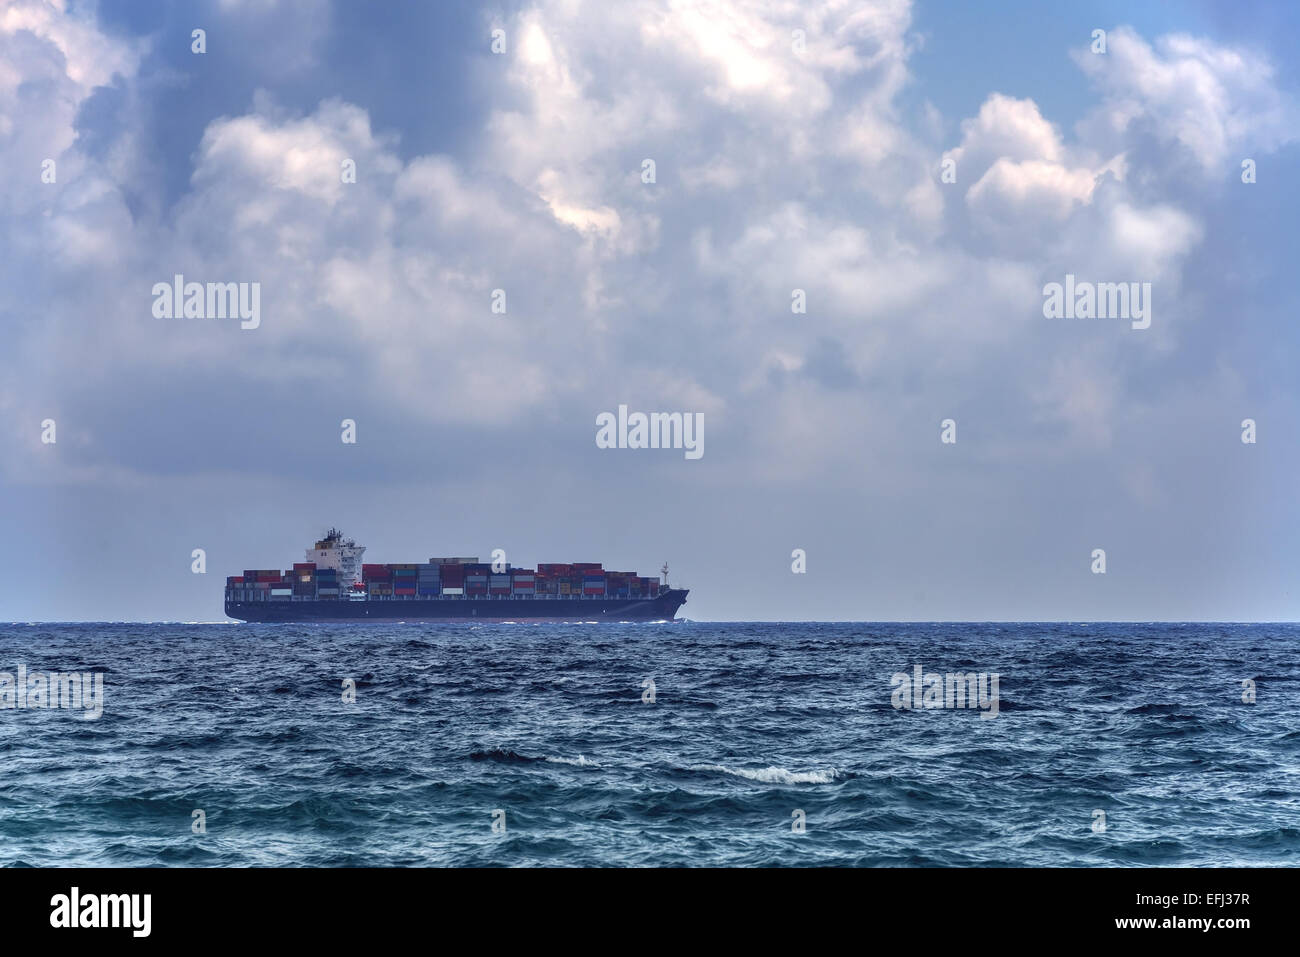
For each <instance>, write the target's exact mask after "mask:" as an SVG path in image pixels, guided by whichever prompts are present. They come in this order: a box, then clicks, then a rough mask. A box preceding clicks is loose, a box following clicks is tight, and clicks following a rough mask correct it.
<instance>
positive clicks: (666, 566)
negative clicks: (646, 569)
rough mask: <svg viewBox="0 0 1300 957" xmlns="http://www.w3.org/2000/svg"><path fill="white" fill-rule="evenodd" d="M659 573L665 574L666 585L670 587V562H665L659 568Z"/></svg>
mask: <svg viewBox="0 0 1300 957" xmlns="http://www.w3.org/2000/svg"><path fill="white" fill-rule="evenodd" d="M659 574H661V575H663V576H664V587H665V588H667V587H668V563H667V562H664V567H663V568H661V569H659Z"/></svg>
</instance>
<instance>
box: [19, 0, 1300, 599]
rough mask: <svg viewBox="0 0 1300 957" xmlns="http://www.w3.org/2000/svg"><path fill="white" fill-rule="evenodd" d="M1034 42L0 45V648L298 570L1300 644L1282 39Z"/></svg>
mask: <svg viewBox="0 0 1300 957" xmlns="http://www.w3.org/2000/svg"><path fill="white" fill-rule="evenodd" d="M1076 6H1081V5H1074V4H1070V5H1058V4H1051V5H1044V4H1041V3H1038V2H1025V3H998V4H966V3H943V4H940V3H915V4H909V3H907V2H904V0H879V2H874V3H873V2H841V0H806V2H797V3H796V2H783V0H777V2H765V3H759V2H746V0H716V2H686V0H681V2H672V0H659V2H620V3H608V2H581V0H535V2H526V3H507V4H502V5H495V6H493V5H486V6H480V5H479V4H473V3H463V4H445V3H433V2H419V3H417V2H401V0H397V2H392V3H383V4H374V3H364V4H363V3H361V2H359V0H278V2H277V0H201V2H185V3H158V4H138V3H135V2H131V0H114V2H108V0H101V2H100V3H98V4H95V3H89V2H86V3H76V2H71V0H68V2H66V3H64V2H48V0H47V2H42V0H4V4H3V6H0V173H2V174H3V175H2V176H0V236H2V237H3V244H4V248H3V255H2V256H0V274H2V276H3V281H2V282H0V323H3V331H4V336H3V346H2V347H0V503H2V504H0V534H3V535H4V536H5V539H6V541H7V542H8V547H7V548H5V549H3V552H0V580H3V582H4V585H3V588H0V620H5V619H10V620H20V621H26V620H35V619H114V620H116V619H129V620H133V619H141V620H159V619H182V620H217V619H220V618H222V614H221V590H222V586H223V583H224V576H226V575H228V574H237V573H239V572H240V571H241V570H242V569H243V568H245V567H262V568H269V567H287V565H288V563H290V562H292V561H300V560H301V558H302V550H303V549H304V548H306V547H307V546H308V545H309V544H310V543H311V542H312V541H313V540H314V538H315V537H317V536H318V535H319V534H320V533H321V532H323V531H324V529H325V528H326V526H328V525H331V524H333V525H338V526H341V527H342V528H343V529H344V530H345V531H346V532H347V533H348V534H350V535H352V536H355V537H356V538H357V539H358V540H359V541H360V542H361V543H362V544H365V545H367V546H369V552H368V554H367V560H370V561H424V560H426V559H427V558H428V557H429V556H431V555H447V554H454V555H479V556H482V557H484V558H485V560H486V556H488V555H489V554H490V552H491V550H492V549H493V548H504V549H505V550H506V552H507V556H508V558H509V560H511V561H512V562H514V563H515V564H519V565H528V566H531V565H533V564H535V563H536V562H539V561H603V562H604V563H605V564H606V566H607V567H614V568H620V569H626V570H634V571H638V572H640V573H641V574H654V573H656V572H657V570H658V567H659V566H660V564H662V563H663V562H664V561H665V560H668V561H669V563H670V564H671V566H672V570H673V573H672V578H673V581H674V584H685V585H687V586H689V587H690V588H691V589H692V593H691V596H690V600H689V603H688V604H687V606H686V607H685V608H684V609H683V614H684V615H686V616H688V617H692V618H700V619H715V620H716V619H740V618H756V619H872V620H876V619H894V618H898V619H1090V618H1097V619H1101V618H1111V619H1139V620H1147V619H1218V618H1221V619H1238V620H1262V619H1297V618H1300V589H1298V588H1297V587H1296V586H1295V576H1296V572H1297V567H1298V564H1297V543H1298V542H1300V536H1298V534H1297V533H1298V532H1300V506H1297V494H1296V476H1297V467H1298V466H1300V454H1298V453H1297V450H1298V449H1300V420H1298V415H1300V402H1297V398H1298V394H1297V390H1298V386H1297V375H1296V360H1297V346H1300V331H1298V325H1297V317H1300V296H1297V292H1296V288H1297V282H1298V281H1300V279H1298V278H1297V275H1298V274H1297V269H1296V263H1297V260H1298V258H1300V257H1298V255H1297V254H1298V253H1300V243H1297V238H1296V237H1297V232H1296V228H1295V223H1296V221H1297V215H1298V214H1300V197H1298V191H1297V188H1296V184H1297V182H1298V181H1300V148H1298V146H1297V142H1296V139H1297V137H1298V136H1300V110H1298V107H1297V92H1298V90H1300V77H1298V76H1297V68H1298V64H1300V57H1297V56H1296V50H1295V45H1296V42H1297V41H1296V37H1297V36H1298V35H1300V14H1297V13H1296V12H1294V8H1293V9H1287V8H1288V7H1289V6H1290V5H1285V4H1277V5H1271V6H1270V5H1263V4H1261V5H1258V6H1254V5H1251V4H1245V5H1243V4H1241V3H1232V4H1222V5H1217V6H1216V5H1205V4H1195V3H1191V4H1184V5H1177V4H1168V3H1147V4H1141V3H1137V4H1135V3H1130V2H1124V3H1102V4H1097V5H1094V6H1092V8H1091V9H1088V10H1083V9H1076ZM195 29H202V30H204V31H205V42H206V52H205V53H201V54H199V53H195V52H193V51H192V45H193V43H194V40H193V38H192V31H194V30H195ZM495 30H500V31H503V33H502V34H499V35H498V36H499V37H500V38H501V39H502V40H503V41H504V47H505V49H504V52H502V53H494V52H493V49H492V45H493V31H495ZM1095 30H1104V31H1105V32H1106V33H1105V47H1106V49H1105V52H1104V53H1100V52H1093V49H1092V47H1093V45H1094V43H1095V41H1094V38H1093V32H1094V31H1095ZM47 160H52V161H53V163H52V164H50V163H47V162H46V161H47ZM647 160H651V161H653V169H654V177H653V179H654V181H653V182H646V181H645V180H646V179H647V175H646V173H645V170H646V169H647V168H648V167H647V165H646V162H645V161H647ZM1246 160H1251V161H1253V164H1254V167H1253V168H1254V176H1255V179H1256V181H1255V182H1253V183H1246V182H1243V162H1244V161H1246ZM348 161H351V163H352V164H354V165H355V171H356V175H355V182H344V179H345V178H346V177H345V176H344V172H345V170H346V169H348V168H350V166H349V163H348ZM50 179H53V182H49V181H48V180H50ZM178 273H179V274H183V275H184V277H185V279H186V280H187V281H197V282H202V283H207V282H223V283H224V282H232V283H257V284H258V288H259V290H260V297H261V299H260V325H259V326H258V327H257V328H256V329H244V328H241V323H240V322H239V321H238V320H237V319H235V320H232V319H210V318H188V319H187V318H158V317H157V316H156V315H155V296H154V293H153V291H152V290H153V287H154V285H155V284H156V283H170V282H171V281H172V277H173V276H174V275H176V274H178ZM1067 275H1071V276H1074V277H1075V278H1076V279H1077V280H1078V281H1079V282H1081V283H1082V282H1088V283H1138V284H1146V283H1149V284H1150V286H1149V289H1150V299H1149V305H1150V315H1149V318H1150V326H1149V328H1145V329H1141V328H1133V323H1132V322H1130V320H1129V319H1127V318H1122V317H1119V318H1102V319H1064V318H1056V319H1049V318H1045V316H1044V308H1043V306H1044V292H1043V290H1044V286H1045V285H1047V284H1049V283H1054V282H1056V283H1065V282H1066V276H1067ZM1141 288H1143V287H1142V286H1141V285H1139V289H1141ZM494 290H503V291H504V293H505V298H504V301H505V312H504V313H501V312H494V311H493V308H492V306H493V301H494V299H493V297H494ZM795 290H802V298H803V299H804V300H805V301H806V312H795V311H793V309H792V303H794V302H795V301H796V299H797V298H799V297H798V296H797V295H796V293H795ZM620 404H626V405H628V406H629V408H630V409H631V410H633V411H644V412H674V411H676V412H687V413H702V414H703V420H704V445H703V450H704V454H703V456H702V457H700V458H698V459H689V458H687V457H686V456H685V455H684V454H683V451H682V450H680V449H678V450H672V449H658V450H652V449H602V448H598V447H597V444H596V441H595V437H596V416H597V415H598V414H600V413H602V412H607V411H609V412H612V411H615V410H617V408H618V406H619V405H620ZM344 419H353V420H354V421H355V422H356V438H357V441H356V443H355V444H345V443H344V442H343V441H342V440H341V433H342V428H341V422H342V421H343V420H344ZM946 419H951V420H953V421H954V422H955V434H956V441H955V443H944V442H943V441H941V423H942V422H943V421H944V420H946ZM1245 419H1252V420H1254V422H1255V424H1256V425H1255V428H1256V439H1257V441H1255V442H1254V443H1244V442H1243V441H1242V435H1243V427H1242V422H1243V420H1245ZM47 420H53V422H54V438H55V441H54V442H52V443H51V442H49V441H46V439H48V438H49V429H48V427H47V426H45V425H43V423H45V422H46V421H47ZM196 548H202V549H205V551H206V555H207V574H206V575H195V574H193V573H192V571H191V552H192V550H193V549H196ZM795 549H804V550H805V552H806V554H807V572H806V574H795V573H793V572H792V570H791V562H792V557H791V553H792V551H793V550H795ZM1094 549H1104V551H1105V558H1106V572H1105V574H1094V573H1093V570H1092V568H1093V565H1094V559H1093V553H1094Z"/></svg>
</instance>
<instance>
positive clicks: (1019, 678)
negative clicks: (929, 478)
mask: <svg viewBox="0 0 1300 957" xmlns="http://www.w3.org/2000/svg"><path fill="white" fill-rule="evenodd" d="M1298 643H1300V626H1296V625H1224V624H1189V625H1177V624H1148V625H1141V624H1138V625H1134V624H907V625H899V624H701V623H692V622H678V623H672V624H626V625H607V624H602V625H525V624H520V625H469V624H456V625H428V624H391V623H390V624H384V625H379V624H375V625H359V626H358V625H347V626H343V625H287V626H286V625H279V626H256V625H221V624H212V625H202V624H196V625H185V624H164V625H136V624H93V625H49V624H36V625H22V624H19V625H0V672H9V673H11V674H14V675H16V673H17V669H18V666H19V665H25V666H26V668H27V669H28V671H29V672H32V671H45V672H49V671H59V672H71V671H89V670H92V669H93V670H94V671H98V672H100V673H102V674H103V680H104V695H105V700H104V711H103V715H102V717H100V718H99V719H98V720H86V719H85V718H84V717H83V715H82V714H81V713H76V712H73V711H70V710H58V709H48V708H47V709H44V710H42V709H35V708H30V707H29V708H26V709H22V710H20V709H17V708H13V709H8V710H0V753H2V754H3V767H4V775H3V778H2V779H0V863H3V864H6V865H14V864H32V865H59V864H62V865H160V864H161V865H203V866H225V865H312V866H338V865H534V864H543V865H672V866H679V865H686V866H694V865H769V864H780V865H828V864H829V865H971V864H984V865H1076V866H1077V865H1117V864H1125V865H1147V864H1150V865H1156V864H1164V865H1217V864H1234V865H1253V864H1259V865H1277V864H1291V865H1295V864H1300V799H1298V797H1297V795H1298V792H1300V664H1297V655H1296V649H1297V644H1298ZM916 665H921V666H922V667H923V669H924V670H925V671H926V672H938V673H941V674H942V673H946V672H977V673H988V674H992V673H996V674H997V675H998V682H999V685H998V689H999V690H998V695H999V700H998V712H997V715H996V717H993V718H983V717H981V710H980V709H979V708H973V709H949V708H933V709H922V710H912V711H908V710H902V709H897V708H895V707H894V706H893V703H892V702H891V695H892V692H893V686H892V685H891V676H892V675H894V674H895V673H898V672H902V673H905V674H907V675H908V676H909V677H910V676H911V675H912V674H913V669H914V667H915V666H916ZM347 678H351V679H354V680H355V682H356V701H355V703H345V702H344V701H343V686H342V682H343V680H344V679H347ZM651 678H652V679H653V681H654V697H655V700H654V702H653V703H646V702H644V701H643V700H642V698H643V695H646V694H647V692H648V689H647V688H646V687H645V686H644V683H645V682H646V680H647V679H651ZM1245 679H1250V680H1252V681H1253V682H1254V691H1255V694H1256V695H1257V700H1256V701H1255V703H1253V704H1246V703H1243V701H1242V693H1243V681H1244V680H1245ZM0 681H3V677H2V676H0ZM11 700H15V699H11ZM984 710H985V711H986V712H988V711H990V709H988V708H986V709H984ZM196 809H202V810H203V811H204V812H205V815H206V826H207V833H206V834H195V833H193V832H192V826H191V825H192V821H193V816H192V812H193V811H195V810H196ZM498 809H499V810H501V811H503V812H504V820H505V827H506V829H505V832H504V833H503V834H502V833H494V831H493V827H492V824H493V812H494V811H496V810H498ZM1096 811H1104V813H1105V825H1106V827H1105V830H1104V832H1097V831H1094V822H1098V821H1099V820H1100V819H1099V818H1098V817H1097V816H1096V815H1095V813H1094V812H1096ZM796 812H802V813H803V816H804V820H806V831H805V832H804V833H802V834H800V833H796V832H795V831H794V829H793V828H792V824H793V823H796V822H797V821H798V820H799V816H798V814H797V813H796Z"/></svg>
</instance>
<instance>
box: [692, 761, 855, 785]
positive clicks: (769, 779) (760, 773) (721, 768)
mask: <svg viewBox="0 0 1300 957" xmlns="http://www.w3.org/2000/svg"><path fill="white" fill-rule="evenodd" d="M691 770H692V771H714V772H718V773H721V774H733V775H735V776H736V777H740V778H746V779H748V780H750V781H759V782H761V783H763V784H830V783H831V782H832V781H834V780H835V779H836V778H838V777H839V776H840V772H839V771H837V770H835V768H827V769H826V770H825V771H788V770H786V769H785V768H778V767H776V766H772V767H768V768H760V769H758V770H754V769H752V768H729V767H727V766H726V765H725V764H700V765H697V766H695V767H693V768H691Z"/></svg>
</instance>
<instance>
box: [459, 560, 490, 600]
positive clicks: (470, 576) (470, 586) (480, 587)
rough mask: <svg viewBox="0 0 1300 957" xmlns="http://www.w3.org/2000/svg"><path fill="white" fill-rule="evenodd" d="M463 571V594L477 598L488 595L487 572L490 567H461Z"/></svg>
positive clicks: (474, 565) (478, 564)
mask: <svg viewBox="0 0 1300 957" xmlns="http://www.w3.org/2000/svg"><path fill="white" fill-rule="evenodd" d="M461 567H463V568H464V569H465V594H466V595H467V596H470V597H474V598H478V597H481V596H483V595H486V594H487V593H488V572H489V570H490V569H491V567H492V566H490V565H484V564H481V563H477V564H473V565H463V566H461Z"/></svg>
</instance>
